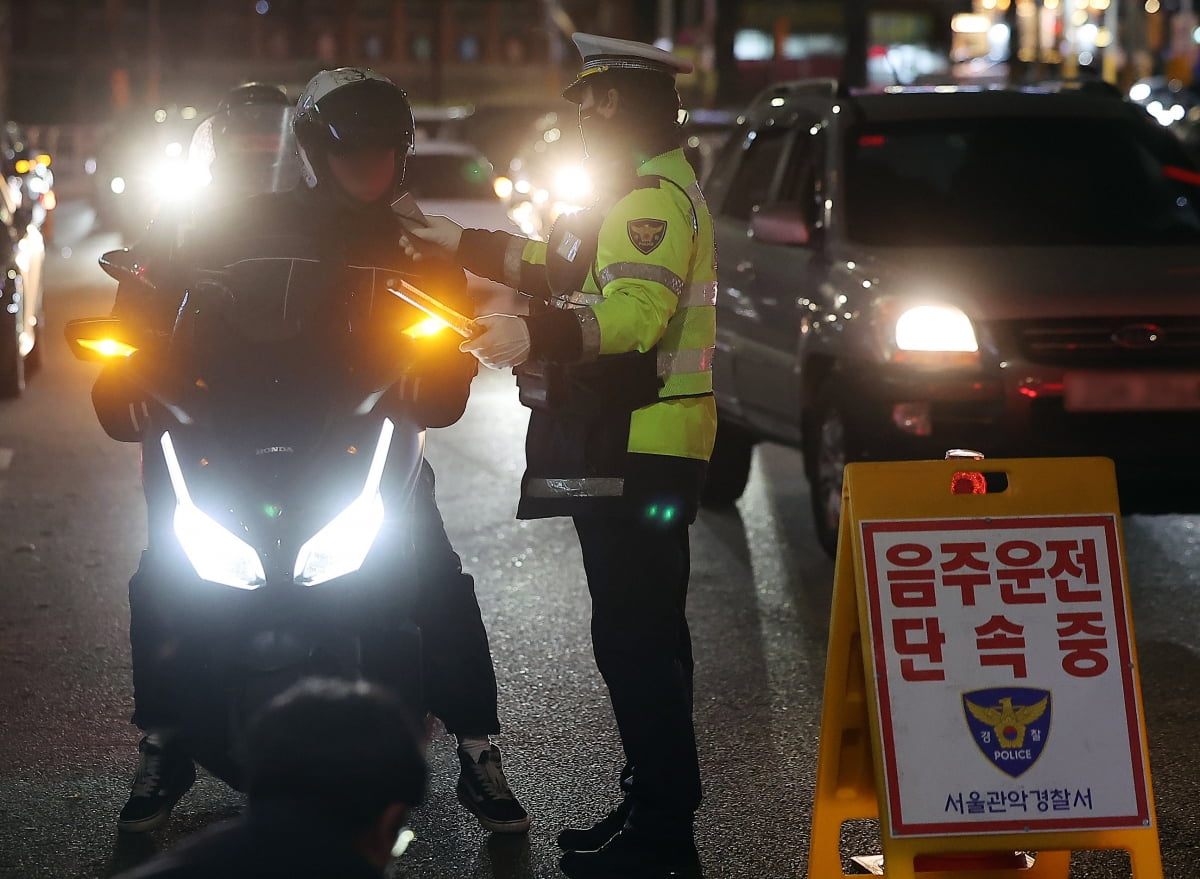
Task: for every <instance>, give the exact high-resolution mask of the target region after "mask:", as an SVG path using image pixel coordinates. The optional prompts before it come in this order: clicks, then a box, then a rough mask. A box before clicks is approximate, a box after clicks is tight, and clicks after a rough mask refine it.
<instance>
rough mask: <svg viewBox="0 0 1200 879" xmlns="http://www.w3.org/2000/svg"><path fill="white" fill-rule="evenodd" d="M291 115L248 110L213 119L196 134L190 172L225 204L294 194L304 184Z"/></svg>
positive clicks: (275, 109) (286, 110) (284, 109)
mask: <svg viewBox="0 0 1200 879" xmlns="http://www.w3.org/2000/svg"><path fill="white" fill-rule="evenodd" d="M293 115H294V110H293V108H292V107H290V106H281V105H275V104H269V105H256V104H247V105H244V106H239V107H232V108H230V109H228V110H226V111H224V112H221V113H216V114H214V115H212V116H209V117H208V118H207V119H205V120H204V121H203V122H201V123H200V124H199V125H198V126H197V127H196V130H195V132H194V133H193V134H192V142H191V146H190V147H189V148H188V165H189V168H190V170H191V171H192V173H193V175H194V176H195V177H196V178H197V179H199V180H206V181H207V190H208V195H209V196H211V197H212V198H213V199H214V200H217V201H222V202H224V201H232V200H235V199H238V198H245V197H248V196H251V195H257V194H259V193H263V192H281V191H283V190H285V189H291V188H292V187H293V186H295V185H296V183H297V182H298V181H299V180H300V156H299V152H298V150H297V148H296V138H295V136H294V135H293V134H292V116H293Z"/></svg>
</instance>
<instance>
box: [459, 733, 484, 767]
mask: <svg viewBox="0 0 1200 879" xmlns="http://www.w3.org/2000/svg"><path fill="white" fill-rule="evenodd" d="M491 747H492V740H491V739H489V738H488V737H487V736H459V737H458V748H459V750H460V751H462V752H463V753H464V754H467V755H468V756H470V758H471V762H472V763H478V762H479V757H480V756H481V755H482V754H483V752H484V751H487V750H490V749H491Z"/></svg>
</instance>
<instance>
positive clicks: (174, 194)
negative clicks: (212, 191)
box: [150, 162, 212, 201]
mask: <svg viewBox="0 0 1200 879" xmlns="http://www.w3.org/2000/svg"><path fill="white" fill-rule="evenodd" d="M211 179H212V178H211V176H210V175H209V173H208V171H207V169H205V168H201V167H198V166H194V165H189V164H187V163H185V162H165V163H163V164H161V165H159V166H158V167H157V168H155V169H154V171H153V172H151V175H150V180H151V183H152V184H153V186H154V193H155V195H156V196H157V197H158V198H159V199H160V200H161V201H181V200H183V199H186V198H189V197H191V196H192V195H193V194H194V193H195V192H196V190H198V189H203V188H204V187H205V186H207V185H208V184H209V182H210V180H211Z"/></svg>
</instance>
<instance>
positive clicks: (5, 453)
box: [0, 449, 13, 470]
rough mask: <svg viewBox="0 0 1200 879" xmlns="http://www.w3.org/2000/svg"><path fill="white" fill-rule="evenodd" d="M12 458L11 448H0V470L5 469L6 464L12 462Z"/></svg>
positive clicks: (6, 467)
mask: <svg viewBox="0 0 1200 879" xmlns="http://www.w3.org/2000/svg"><path fill="white" fill-rule="evenodd" d="M12 459H13V450H12V449H0V470H7V469H8V465H9V464H11V463H12Z"/></svg>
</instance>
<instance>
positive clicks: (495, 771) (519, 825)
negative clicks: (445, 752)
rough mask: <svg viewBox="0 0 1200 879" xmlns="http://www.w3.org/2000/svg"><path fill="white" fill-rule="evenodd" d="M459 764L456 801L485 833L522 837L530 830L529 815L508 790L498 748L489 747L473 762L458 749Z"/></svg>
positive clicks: (468, 755) (469, 756)
mask: <svg viewBox="0 0 1200 879" xmlns="http://www.w3.org/2000/svg"><path fill="white" fill-rule="evenodd" d="M458 762H459V764H460V766H461V767H462V771H461V772H460V773H459V776H458V801H459V802H460V803H462V804H463V805H464V806H466V808H467V809H469V810H470V811H471V812H474V813H475V817H476V818H478V819H479V823H480V824H482V825H483V826H484V828H485V829H487V830H490V831H492V832H493V833H524V832H525V831H526V830H528V829H529V813H528V812H526V811H525V809H524V808H522V807H521V804H520V803H518V802H517V798H516V797H515V796H513V792H512V789H511V788H509V786H508V779H506V778H505V777H504V767H503V766H502V765H501V764H500V749H499V748H497V747H496V746H495V745H492V746H491V748H489V749H488V750H486V751H484V752H483V753H482V754H480V755H479V760H478V761H474V762H472V760H471V755H470V754H468V753H467V752H466V751H464V750H463V749H462V748H459V749H458Z"/></svg>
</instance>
